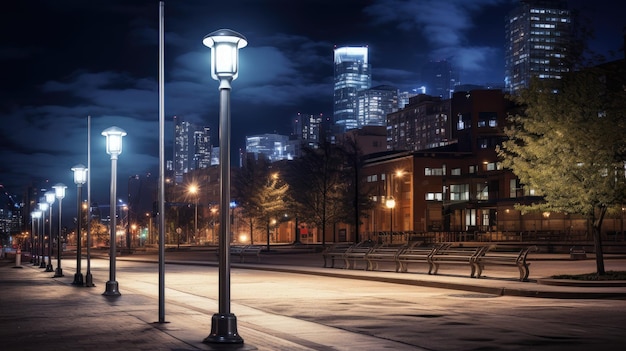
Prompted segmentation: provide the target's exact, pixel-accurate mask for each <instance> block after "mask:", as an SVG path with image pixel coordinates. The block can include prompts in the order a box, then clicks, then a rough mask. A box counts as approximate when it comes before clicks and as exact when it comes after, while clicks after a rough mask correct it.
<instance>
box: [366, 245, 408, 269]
mask: <svg viewBox="0 0 626 351" xmlns="http://www.w3.org/2000/svg"><path fill="white" fill-rule="evenodd" d="M404 249H406V245H401V246H399V245H389V246H387V245H384V246H379V247H376V248H374V249H373V250H371V251H370V252H368V253H367V254H366V255H365V260H366V261H367V268H366V269H367V270H368V271H373V270H376V269H378V262H392V263H394V264H395V265H396V272H397V271H398V261H397V258H398V255H399V254H400V253H401V252H402V251H403V250H404Z"/></svg>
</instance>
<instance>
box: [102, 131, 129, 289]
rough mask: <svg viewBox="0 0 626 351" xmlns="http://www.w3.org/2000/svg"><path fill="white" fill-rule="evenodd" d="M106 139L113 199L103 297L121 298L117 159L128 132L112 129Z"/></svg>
mask: <svg viewBox="0 0 626 351" xmlns="http://www.w3.org/2000/svg"><path fill="white" fill-rule="evenodd" d="M102 135H104V136H105V137H106V151H107V154H109V155H111V193H110V195H111V197H110V206H109V207H110V211H109V216H110V224H111V228H110V237H109V248H110V250H109V281H107V282H106V289H105V290H104V293H103V294H102V295H105V296H120V295H121V294H120V291H119V285H118V283H117V281H116V280H115V249H116V248H115V242H116V239H115V230H116V228H115V227H116V224H117V223H116V217H115V212H116V211H115V209H116V207H117V206H116V205H117V203H116V200H115V199H116V192H117V157H118V156H119V155H120V154H121V153H122V137H123V136H125V135H126V132H125V131H124V130H123V129H121V128H118V127H110V128H107V129H105V130H104V131H103V132H102Z"/></svg>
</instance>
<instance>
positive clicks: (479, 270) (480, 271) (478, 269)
mask: <svg viewBox="0 0 626 351" xmlns="http://www.w3.org/2000/svg"><path fill="white" fill-rule="evenodd" d="M483 269H485V267H483V265H481V264H480V263H478V264H476V278H480V276H481V275H483Z"/></svg>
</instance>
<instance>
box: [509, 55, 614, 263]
mask: <svg viewBox="0 0 626 351" xmlns="http://www.w3.org/2000/svg"><path fill="white" fill-rule="evenodd" d="M625 77H626V75H625V74H624V64H623V62H622V63H619V64H607V65H603V66H597V67H594V68H588V69H585V70H581V71H579V72H575V73H572V74H569V75H567V76H565V77H564V79H562V80H560V81H546V80H543V81H540V80H533V81H532V83H531V85H530V87H529V88H528V89H525V90H523V91H521V93H520V94H519V95H517V96H515V97H513V99H514V100H515V101H516V102H517V103H518V106H519V107H520V111H519V113H518V114H515V115H513V116H510V121H511V122H512V124H511V126H510V127H509V128H507V129H506V131H505V132H506V134H507V136H508V137H509V140H508V141H506V142H504V143H503V145H502V147H501V148H499V149H498V152H499V154H500V156H502V157H503V165H504V166H505V167H508V168H510V169H511V170H512V171H513V172H514V173H515V174H516V175H517V176H518V177H519V179H520V181H521V182H522V183H523V184H524V185H525V186H526V187H529V188H532V189H535V190H536V191H539V194H540V195H542V196H543V200H544V201H543V202H541V203H533V204H530V205H525V206H519V207H520V208H521V209H522V210H523V211H530V210H540V211H557V212H564V213H574V214H580V215H582V216H584V217H586V218H587V219H588V221H589V223H591V227H592V233H593V238H594V246H595V251H596V266H597V274H599V275H603V274H605V269H604V257H603V251H602V237H601V233H602V231H601V229H602V221H603V219H604V217H605V215H606V213H607V211H608V210H610V209H611V208H612V207H617V206H619V205H620V204H622V203H623V202H624V198H625V192H626V185H625V161H626V138H624V135H626V105H625V104H626V93H625V87H626V79H625Z"/></svg>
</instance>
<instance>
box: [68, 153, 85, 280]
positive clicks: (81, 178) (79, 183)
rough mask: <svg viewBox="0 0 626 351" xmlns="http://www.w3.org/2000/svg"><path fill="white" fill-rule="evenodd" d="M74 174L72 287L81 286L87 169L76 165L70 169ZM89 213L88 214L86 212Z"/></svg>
mask: <svg viewBox="0 0 626 351" xmlns="http://www.w3.org/2000/svg"><path fill="white" fill-rule="evenodd" d="M72 171H73V172H74V184H76V211H77V212H78V213H77V214H76V218H77V219H76V233H77V234H76V273H75V274H74V281H73V282H72V285H77V286H83V284H84V283H83V273H82V272H81V271H80V269H81V263H82V258H83V248H82V241H83V240H82V229H83V226H82V219H83V216H82V212H81V208H82V206H81V205H82V203H83V191H82V190H83V184H85V183H86V182H87V167H85V166H84V165H82V164H80V163H79V164H77V165H76V166H74V167H72ZM88 213H89V212H88Z"/></svg>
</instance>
